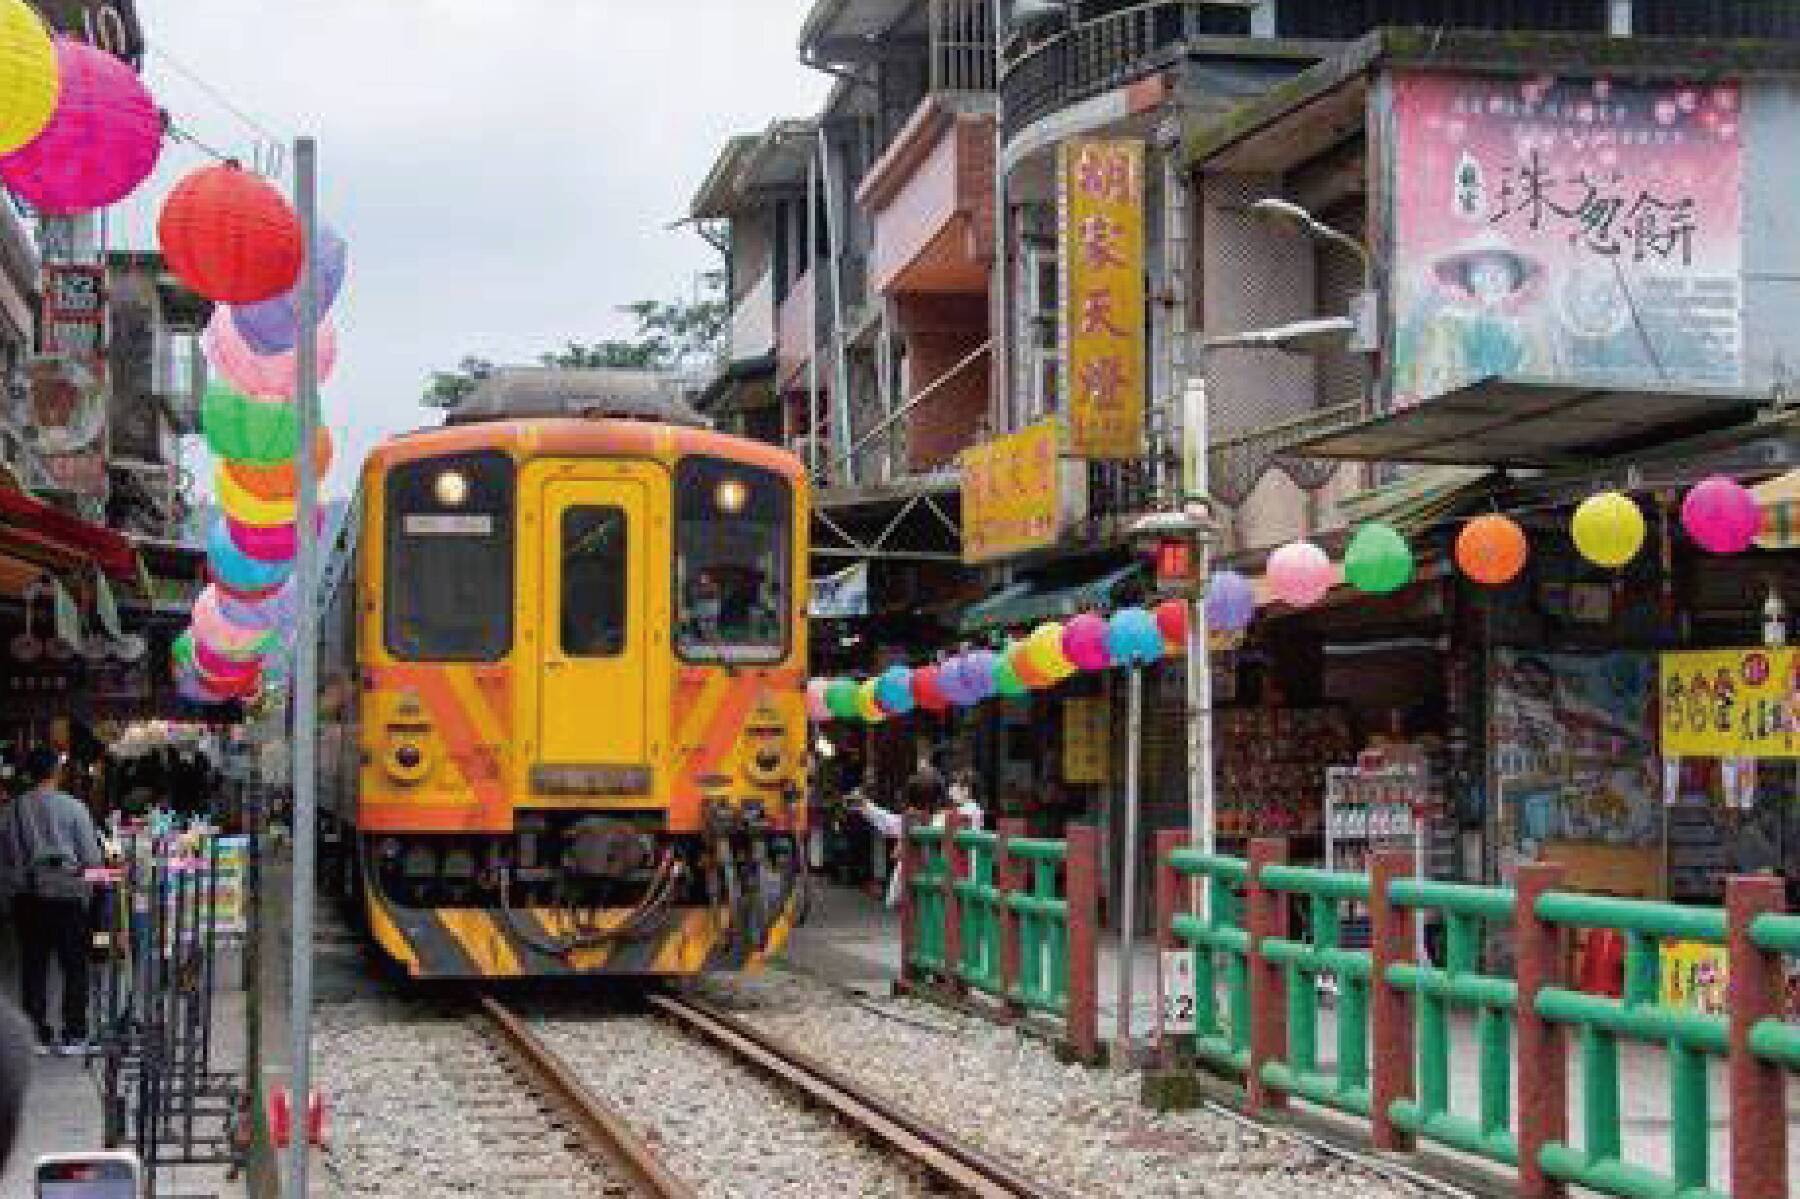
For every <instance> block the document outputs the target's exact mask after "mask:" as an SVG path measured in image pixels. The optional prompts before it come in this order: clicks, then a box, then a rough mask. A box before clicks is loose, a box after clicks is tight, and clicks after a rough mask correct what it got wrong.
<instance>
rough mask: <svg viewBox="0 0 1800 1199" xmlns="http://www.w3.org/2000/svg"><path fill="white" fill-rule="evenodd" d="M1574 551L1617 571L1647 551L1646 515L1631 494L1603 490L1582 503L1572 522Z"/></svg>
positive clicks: (1597, 563)
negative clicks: (1642, 551)
mask: <svg viewBox="0 0 1800 1199" xmlns="http://www.w3.org/2000/svg"><path fill="white" fill-rule="evenodd" d="M1569 528H1570V532H1571V533H1573V534H1574V536H1575V548H1576V549H1577V550H1579V551H1581V556H1582V557H1583V558H1586V559H1587V560H1588V561H1589V562H1592V563H1593V564H1594V565H1596V566H1605V567H1609V568H1612V569H1617V568H1618V567H1621V566H1623V565H1625V564H1626V563H1627V562H1629V561H1631V560H1632V559H1633V558H1635V557H1637V552H1638V551H1639V550H1641V549H1643V548H1644V513H1643V510H1642V509H1640V508H1639V507H1638V506H1637V504H1636V502H1634V501H1633V500H1632V498H1631V497H1630V496H1628V495H1623V494H1621V493H1619V492H1617V491H1603V492H1601V493H1600V494H1599V495H1591V496H1589V497H1588V498H1587V499H1585V500H1583V501H1581V506H1580V507H1579V508H1577V509H1575V519H1574V520H1573V521H1572V522H1571V523H1570V526H1569Z"/></svg>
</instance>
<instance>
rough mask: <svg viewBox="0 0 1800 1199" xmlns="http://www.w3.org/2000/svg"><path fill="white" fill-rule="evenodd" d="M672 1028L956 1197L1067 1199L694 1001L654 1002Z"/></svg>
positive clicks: (655, 998) (669, 998) (661, 998)
mask: <svg viewBox="0 0 1800 1199" xmlns="http://www.w3.org/2000/svg"><path fill="white" fill-rule="evenodd" d="M649 999H650V1002H651V1003H652V1004H653V1005H655V1007H656V1008H657V1009H658V1010H660V1011H661V1012H662V1013H664V1014H665V1015H666V1016H668V1017H670V1018H671V1019H672V1020H673V1021H674V1022H676V1023H677V1024H679V1025H681V1026H682V1027H684V1028H687V1029H689V1030H690V1031H692V1032H695V1033H697V1034H699V1035H700V1036H701V1037H702V1038H703V1039H705V1040H706V1041H708V1042H709V1043H711V1044H713V1045H716V1046H718V1047H720V1048H722V1049H725V1050H726V1051H727V1052H729V1053H731V1054H732V1055H733V1056H734V1057H736V1058H738V1059H739V1060H740V1061H743V1062H746V1063H748V1064H750V1065H753V1066H755V1067H756V1068H757V1069H759V1070H760V1071H761V1072H763V1073H764V1074H765V1075H767V1076H769V1077H771V1078H773V1079H775V1080H776V1081H777V1082H779V1083H781V1084H783V1085H784V1086H787V1087H790V1088H792V1089H794V1090H796V1091H799V1092H801V1093H802V1094H804V1095H805V1096H806V1098H807V1099H808V1100H809V1101H811V1102H813V1103H815V1104H817V1105H818V1106H819V1107H822V1108H824V1109H825V1110H827V1111H829V1112H831V1113H833V1114H834V1115H836V1116H838V1117H840V1118H842V1119H844V1120H847V1121H849V1122H850V1123H851V1124H853V1125H855V1126H856V1127H858V1128H860V1129H862V1130H863V1131H864V1132H865V1133H867V1134H869V1135H870V1136H872V1137H874V1138H875V1139H876V1140H878V1141H880V1142H882V1143H883V1144H885V1145H887V1146H888V1147H889V1148H891V1149H894V1150H896V1151H897V1152H899V1153H901V1154H902V1155H904V1156H905V1157H907V1158H908V1159H910V1160H911V1161H912V1162H913V1163H914V1164H916V1165H918V1166H919V1167H921V1168H922V1169H924V1170H926V1171H927V1172H929V1173H930V1174H931V1175H932V1176H934V1177H935V1178H937V1179H939V1180H940V1181H942V1182H944V1183H947V1184H948V1185H950V1186H953V1187H955V1188H956V1189H957V1190H958V1191H959V1192H962V1193H966V1194H970V1195H979V1196H984V1197H991V1199H1064V1193H1063V1192H1061V1191H1058V1190H1056V1189H1055V1188H1053V1187H1050V1186H1047V1185H1046V1184H1044V1183H1041V1182H1036V1181H1033V1180H1032V1179H1030V1178H1028V1177H1027V1176H1025V1175H1024V1174H1022V1173H1020V1172H1019V1170H1018V1169H1016V1168H1015V1167H1013V1166H1011V1165H1009V1164H1007V1163H1006V1162H1002V1161H999V1160H997V1159H995V1158H993V1157H991V1156H989V1155H987V1154H985V1153H983V1152H982V1151H981V1150H979V1149H977V1148H975V1147H974V1146H973V1145H970V1144H968V1143H967V1142H965V1141H962V1140H960V1139H958V1138H957V1137H955V1136H954V1135H952V1134H951V1133H949V1132H946V1131H944V1130H943V1129H941V1128H938V1127H936V1126H935V1125H933V1124H931V1123H929V1122H928V1121H925V1120H922V1119H920V1118H919V1117H918V1116H915V1115H913V1114H912V1113H911V1112H908V1111H906V1110H905V1109H903V1108H901V1107H899V1106H898V1105H896V1104H893V1103H890V1102H888V1101H887V1100H885V1099H883V1098H881V1097H880V1096H878V1095H874V1094H871V1093H870V1092H869V1091H868V1090H867V1089H865V1088H863V1087H862V1086H860V1085H858V1084H857V1083H854V1082H852V1081H851V1080H850V1079H848V1078H846V1077H844V1076H843V1075H842V1074H839V1073H838V1072H837V1071H835V1070H833V1069H831V1068H830V1067H829V1066H826V1065H824V1064H823V1063H821V1062H818V1061H816V1060H814V1059H812V1058H810V1057H808V1056H807V1055H806V1054H803V1053H800V1052H799V1051H797V1050H795V1049H793V1048H791V1047H789V1046H787V1045H784V1044H782V1043H781V1042H780V1041H778V1040H776V1039H775V1038H773V1037H771V1036H769V1035H767V1034H766V1033H764V1032H762V1031H761V1030H759V1029H756V1028H752V1027H751V1026H749V1025H748V1024H745V1023H744V1022H743V1021H741V1020H739V1019H737V1018H736V1017H734V1016H731V1015H728V1014H726V1013H725V1012H722V1011H719V1010H718V1009H717V1008H714V1007H712V1006H711V1005H710V1004H705V1003H702V1002H700V1001H699V1000H696V999H693V998H692V997H689V996H674V995H667V994H660V995H652V996H650V997H649Z"/></svg>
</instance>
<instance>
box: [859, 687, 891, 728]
mask: <svg viewBox="0 0 1800 1199" xmlns="http://www.w3.org/2000/svg"><path fill="white" fill-rule="evenodd" d="M878 681H879V680H877V679H865V680H864V681H863V682H862V683H860V684H858V685H857V688H856V709H857V711H858V712H860V713H861V714H862V718H863V719H864V720H866V721H868V722H869V723H870V724H880V723H881V722H882V721H884V720H886V719H887V713H886V712H883V711H882V710H881V705H880V704H879V703H877V702H876V700H875V684H876V683H877V682H878Z"/></svg>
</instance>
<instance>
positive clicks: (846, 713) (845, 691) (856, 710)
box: [825, 679, 862, 720]
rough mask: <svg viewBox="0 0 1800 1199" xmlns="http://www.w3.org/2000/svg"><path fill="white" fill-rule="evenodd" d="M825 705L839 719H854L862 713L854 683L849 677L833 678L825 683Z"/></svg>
mask: <svg viewBox="0 0 1800 1199" xmlns="http://www.w3.org/2000/svg"><path fill="white" fill-rule="evenodd" d="M825 706H826V708H827V709H829V710H830V712H831V714H832V715H833V716H835V717H837V718H838V719H839V720H855V719H857V718H858V717H859V716H860V715H861V714H862V705H861V701H860V697H859V696H858V695H857V691H856V683H855V682H854V681H852V680H850V679H833V680H831V682H829V683H827V684H825Z"/></svg>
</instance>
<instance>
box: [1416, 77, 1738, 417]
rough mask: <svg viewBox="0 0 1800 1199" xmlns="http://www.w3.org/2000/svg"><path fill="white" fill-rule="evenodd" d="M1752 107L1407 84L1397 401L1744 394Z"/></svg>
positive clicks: (1577, 91)
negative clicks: (1637, 392) (1611, 391)
mask: <svg viewBox="0 0 1800 1199" xmlns="http://www.w3.org/2000/svg"><path fill="white" fill-rule="evenodd" d="M1738 109H1739V90H1738V87H1737V85H1736V84H1733V83H1707V84H1701V83H1681V82H1659V83H1634V82H1625V81H1618V80H1611V79H1604V78H1600V79H1596V78H1560V79H1559V78H1553V77H1550V76H1531V77H1524V78H1520V77H1507V76H1498V75H1495V76H1461V75H1446V74H1407V75H1401V76H1400V77H1398V78H1397V79H1396V81H1395V84H1394V102H1393V118H1392V119H1393V139H1394V146H1395V150H1394V155H1393V166H1392V174H1391V179H1392V188H1393V206H1392V214H1393V228H1392V245H1393V247H1394V255H1393V257H1394V266H1395V269H1394V272H1393V279H1394V285H1393V289H1392V298H1393V304H1394V311H1393V327H1394V330H1395V333H1394V336H1395V352H1394V354H1393V356H1392V359H1393V371H1394V377H1393V394H1394V397H1395V403H1396V404H1397V405H1400V406H1405V405H1408V404H1412V403H1416V402H1418V401H1419V400H1423V399H1428V398H1430V397H1432V396H1436V395H1442V394H1444V393H1445V392H1449V391H1454V390H1456V389H1458V388H1461V387H1465V386H1467V385H1469V384H1471V383H1475V382H1477V381H1479V380H1481V379H1484V378H1488V377H1490V376H1496V375H1514V376H1535V377H1541V378H1546V379H1551V380H1555V381H1559V382H1571V383H1582V384H1592V385H1596V386H1604V387H1622V388H1629V387H1634V386H1646V387H1647V386H1657V387H1664V388H1667V387H1718V388H1730V387H1734V386H1737V385H1738V384H1739V383H1740V382H1741V380H1742V375H1743V327H1742V316H1741V308H1742V268H1743V263H1742V228H1741V226H1742V216H1741V208H1742V205H1741V195H1740V193H1741V176H1742V167H1741V156H1742V150H1741V147H1742V140H1741V133H1740V120H1739V111H1738Z"/></svg>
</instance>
